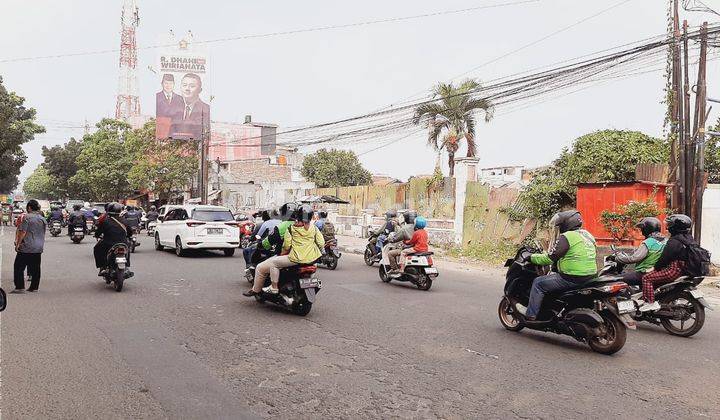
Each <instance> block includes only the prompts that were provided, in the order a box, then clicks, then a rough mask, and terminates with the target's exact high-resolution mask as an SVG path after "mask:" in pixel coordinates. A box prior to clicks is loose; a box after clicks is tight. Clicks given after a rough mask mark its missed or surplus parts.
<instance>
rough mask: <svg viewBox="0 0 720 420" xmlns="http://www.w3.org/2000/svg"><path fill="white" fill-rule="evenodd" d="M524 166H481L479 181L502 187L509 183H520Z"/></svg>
mask: <svg viewBox="0 0 720 420" xmlns="http://www.w3.org/2000/svg"><path fill="white" fill-rule="evenodd" d="M523 168H524V167H523V166H518V165H516V166H495V167H492V168H481V169H480V174H479V176H478V181H480V182H483V183H485V184H488V185H491V186H495V187H500V186H504V185H508V184H520V183H521V181H522V172H523Z"/></svg>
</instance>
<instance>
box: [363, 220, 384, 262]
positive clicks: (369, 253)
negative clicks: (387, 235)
mask: <svg viewBox="0 0 720 420" xmlns="http://www.w3.org/2000/svg"><path fill="white" fill-rule="evenodd" d="M368 232H369V234H370V237H369V238H368V243H367V246H365V254H364V255H363V258H364V260H365V264H367V265H368V266H369V267H372V266H373V264H375V263H379V262H380V260H381V259H382V252H377V240H378V237H379V236H380V234H381V233H383V232H382V231H380V230H379V231H378V232H375V231H373V230H372V229H371V228H370V226H368Z"/></svg>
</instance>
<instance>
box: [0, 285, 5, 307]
mask: <svg viewBox="0 0 720 420" xmlns="http://www.w3.org/2000/svg"><path fill="white" fill-rule="evenodd" d="M5 308H7V295H6V294H5V290H3V289H2V288H1V287H0V312H2V311H4V310H5Z"/></svg>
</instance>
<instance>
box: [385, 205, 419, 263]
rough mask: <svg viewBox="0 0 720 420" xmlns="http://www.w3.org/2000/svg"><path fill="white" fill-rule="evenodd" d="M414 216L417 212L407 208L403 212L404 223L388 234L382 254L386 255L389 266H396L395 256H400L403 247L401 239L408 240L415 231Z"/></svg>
mask: <svg viewBox="0 0 720 420" xmlns="http://www.w3.org/2000/svg"><path fill="white" fill-rule="evenodd" d="M416 217H417V212H415V211H413V210H408V211H406V212H405V213H403V220H404V222H405V223H404V224H403V225H402V226H400V228H399V229H398V230H397V231H396V232H394V233H391V234H390V235H389V236H388V243H387V244H385V246H383V248H382V252H383V254H384V255H383V258H385V257H386V256H387V258H388V260H389V262H390V267H397V258H398V257H399V256H400V253H401V252H402V248H403V247H402V241H409V240H411V239H412V237H413V234H414V233H415V218H416ZM391 248H393V249H391Z"/></svg>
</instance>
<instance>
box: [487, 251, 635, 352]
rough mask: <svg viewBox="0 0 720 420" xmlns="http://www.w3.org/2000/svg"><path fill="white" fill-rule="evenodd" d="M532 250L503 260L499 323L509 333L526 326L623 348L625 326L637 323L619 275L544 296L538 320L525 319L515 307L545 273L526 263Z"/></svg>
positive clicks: (595, 345) (599, 347) (597, 347)
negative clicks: (624, 296)
mask: <svg viewBox="0 0 720 420" xmlns="http://www.w3.org/2000/svg"><path fill="white" fill-rule="evenodd" d="M533 253H535V250H533V249H530V248H527V247H522V248H520V250H518V251H517V254H516V255H515V258H511V259H509V260H507V262H506V263H505V266H506V267H508V271H507V275H506V283H505V288H504V296H503V298H502V299H501V300H500V305H499V306H498V316H499V317H500V323H501V324H502V326H503V327H505V328H506V329H508V330H510V331H520V330H522V329H523V328H526V327H527V328H530V329H533V330H538V331H545V332H554V333H556V334H562V335H568V336H570V337H573V338H574V339H576V340H578V341H580V342H583V343H587V344H588V345H589V346H590V348H591V349H592V350H593V351H595V352H598V353H601V354H613V353H615V352H617V351H619V350H620V349H622V348H623V346H624V345H625V340H626V339H627V328H631V329H635V322H634V321H633V320H632V319H631V318H630V315H629V314H630V313H632V312H633V311H634V308H633V304H632V302H631V301H629V300H625V299H622V297H621V294H622V293H623V292H624V291H625V290H627V288H628V285H627V284H626V283H624V282H621V281H617V277H612V276H608V277H598V278H596V279H594V280H591V281H589V282H587V283H585V284H582V285H580V286H578V287H577V288H575V289H572V290H568V291H565V292H560V293H550V294H547V295H545V298H544V299H543V305H542V309H541V310H540V314H539V316H538V320H536V321H528V320H526V319H525V316H524V315H522V314H521V313H520V312H518V311H517V310H516V308H515V305H516V304H517V303H520V304H522V305H524V306H527V305H528V300H529V298H530V288H531V287H532V283H533V280H535V278H537V277H539V276H541V275H543V274H545V273H544V269H543V268H542V267H539V266H536V265H534V264H532V262H530V256H531V255H532V254H533ZM618 297H620V298H618Z"/></svg>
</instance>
